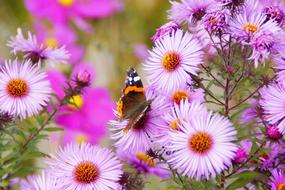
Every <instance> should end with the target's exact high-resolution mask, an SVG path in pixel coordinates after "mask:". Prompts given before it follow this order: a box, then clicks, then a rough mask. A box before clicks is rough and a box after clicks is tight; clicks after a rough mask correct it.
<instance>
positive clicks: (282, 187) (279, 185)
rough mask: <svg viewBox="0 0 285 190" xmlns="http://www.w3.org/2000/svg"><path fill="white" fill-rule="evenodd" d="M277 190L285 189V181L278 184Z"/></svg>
mask: <svg viewBox="0 0 285 190" xmlns="http://www.w3.org/2000/svg"><path fill="white" fill-rule="evenodd" d="M277 190H285V183H279V184H278V185H277Z"/></svg>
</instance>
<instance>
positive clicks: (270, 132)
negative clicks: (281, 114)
mask: <svg viewBox="0 0 285 190" xmlns="http://www.w3.org/2000/svg"><path fill="white" fill-rule="evenodd" d="M266 135H267V137H268V138H270V139H271V140H274V141H276V140H279V139H281V138H282V134H281V133H280V132H279V130H278V128H277V127H276V126H275V125H271V126H268V127H267V128H266Z"/></svg>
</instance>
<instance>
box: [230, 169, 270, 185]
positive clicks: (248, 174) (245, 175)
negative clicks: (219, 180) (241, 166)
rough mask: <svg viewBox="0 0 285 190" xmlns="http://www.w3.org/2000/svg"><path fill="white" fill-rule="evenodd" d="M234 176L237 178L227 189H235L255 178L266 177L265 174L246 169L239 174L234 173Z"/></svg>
mask: <svg viewBox="0 0 285 190" xmlns="http://www.w3.org/2000/svg"><path fill="white" fill-rule="evenodd" d="M232 178H237V179H236V180H235V181H234V182H233V183H231V184H230V185H229V186H228V187H227V188H226V190H235V189H238V188H240V187H244V186H246V185H247V184H248V183H250V182H251V181H253V180H256V179H263V178H266V176H264V175H263V174H261V173H259V172H255V171H244V172H241V173H239V174H237V175H234V176H233V177H232Z"/></svg>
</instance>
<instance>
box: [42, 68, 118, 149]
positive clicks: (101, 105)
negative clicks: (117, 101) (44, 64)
mask: <svg viewBox="0 0 285 190" xmlns="http://www.w3.org/2000/svg"><path fill="white" fill-rule="evenodd" d="M88 67H89V68H90V67H91V65H87V64H80V65H78V66H77V67H75V69H74V72H73V73H72V75H71V76H75V75H76V73H78V72H80V71H81V70H87V68H88ZM88 71H90V73H91V79H94V77H95V73H94V72H93V73H92V70H90V69H88ZM48 78H49V80H50V82H51V87H52V89H53V90H54V92H55V94H56V95H58V96H59V97H60V98H63V97H64V91H63V87H66V85H67V84H66V77H65V76H64V75H63V74H62V73H60V72H58V71H49V72H48ZM70 101H71V102H73V103H74V104H75V105H76V106H75V105H73V104H70V105H68V106H64V107H63V108H62V109H61V110H60V112H59V114H58V115H57V116H56V118H55V122H56V123H57V124H59V125H60V126H63V127H64V128H65V132H64V137H63V143H68V142H71V141H75V142H78V143H81V142H90V143H92V144H95V143H98V141H99V140H100V139H101V138H102V137H103V136H104V135H105V133H106V125H107V122H108V121H109V120H110V119H113V109H114V103H113V101H112V98H111V96H110V94H109V92H108V91H107V90H106V89H105V88H99V87H96V88H95V87H88V88H86V90H85V91H84V93H83V94H82V95H80V96H74V97H72V99H71V100H70Z"/></svg>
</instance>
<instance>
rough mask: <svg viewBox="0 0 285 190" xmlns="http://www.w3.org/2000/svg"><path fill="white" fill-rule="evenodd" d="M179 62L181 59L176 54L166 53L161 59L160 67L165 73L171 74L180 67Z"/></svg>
mask: <svg viewBox="0 0 285 190" xmlns="http://www.w3.org/2000/svg"><path fill="white" fill-rule="evenodd" d="M180 62H181V58H180V55H179V54H178V53H176V52H168V53H166V54H165V55H164V57H163V59H162V66H163V68H164V69H165V70H166V71H168V72H172V71H174V70H175V69H176V68H177V67H178V66H179V65H180Z"/></svg>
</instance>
